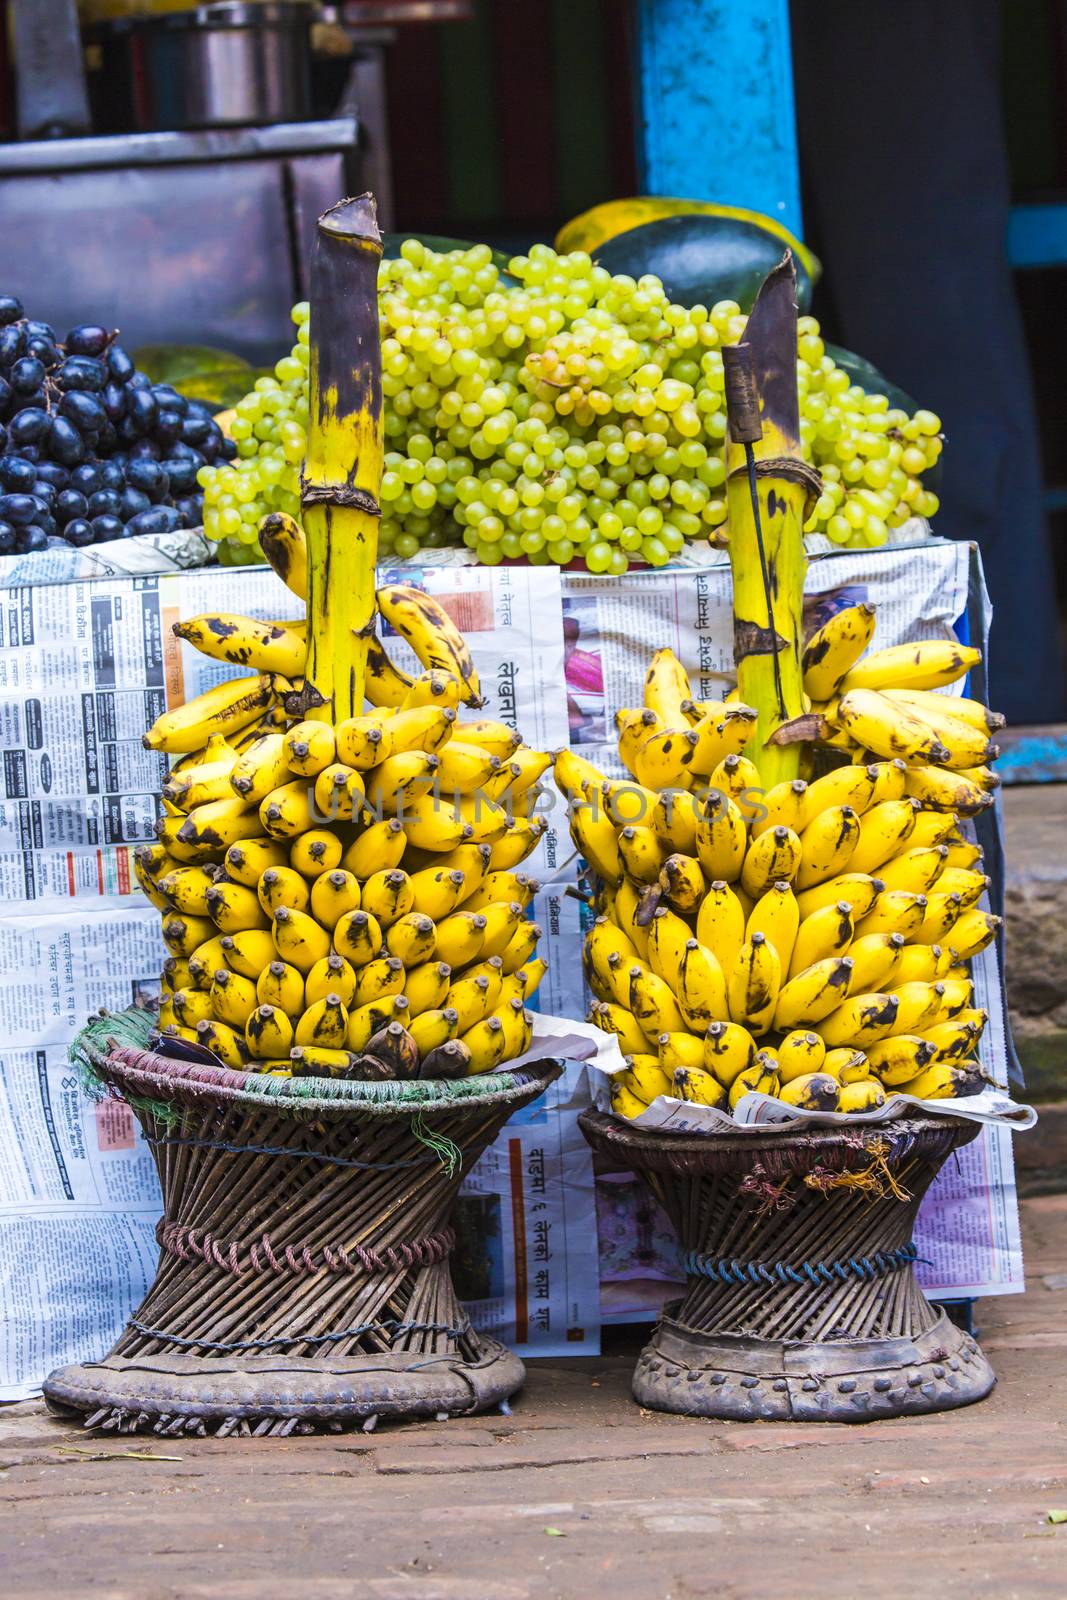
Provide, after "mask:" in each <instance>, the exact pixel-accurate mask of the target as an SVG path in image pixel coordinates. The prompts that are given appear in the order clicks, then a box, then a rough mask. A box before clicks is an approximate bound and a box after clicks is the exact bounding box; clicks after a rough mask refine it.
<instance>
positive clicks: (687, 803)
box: [635, 786, 698, 856]
mask: <svg viewBox="0 0 1067 1600" xmlns="http://www.w3.org/2000/svg"><path fill="white" fill-rule="evenodd" d="M635 787H636V790H637V792H638V793H640V794H644V792H645V791H644V790H643V789H640V787H639V786H635ZM643 820H644V821H647V822H651V824H652V827H653V828H654V829H655V830H656V832H657V833H658V835H659V837H660V839H661V840H662V841H663V843H664V844H665V845H666V846H667V848H668V849H669V850H671V851H675V850H680V851H681V852H682V854H683V855H687V856H691V855H695V854H696V847H697V821H698V805H697V800H696V797H695V796H694V795H692V794H690V793H689V792H688V791H687V790H685V789H668V790H667V792H666V793H665V794H659V795H657V796H656V800H655V804H654V805H653V807H652V813H651V815H650V816H648V817H645V818H644V819H643Z"/></svg>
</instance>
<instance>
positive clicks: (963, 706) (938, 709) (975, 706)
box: [886, 688, 1004, 734]
mask: <svg viewBox="0 0 1067 1600" xmlns="http://www.w3.org/2000/svg"><path fill="white" fill-rule="evenodd" d="M886 693H887V694H891V695H892V698H893V699H894V700H899V701H901V702H902V704H904V705H906V706H907V707H908V709H909V710H911V711H914V712H916V713H917V714H918V715H919V716H922V715H924V714H927V713H929V714H932V715H934V716H946V715H948V716H951V717H952V718H953V719H954V720H955V721H957V722H963V723H966V725H967V726H968V727H969V728H973V729H975V730H976V731H977V732H978V733H985V734H990V733H995V732H996V731H997V729H998V728H1002V727H1003V726H1004V718H1003V717H1002V716H1001V714H1000V712H999V711H990V709H989V707H988V706H984V705H983V704H982V702H981V701H980V700H968V699H967V698H966V697H965V696H964V695H957V694H934V693H933V692H932V691H931V690H929V689H897V688H894V689H892V690H886Z"/></svg>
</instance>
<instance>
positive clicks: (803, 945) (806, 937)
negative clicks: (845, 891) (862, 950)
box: [787, 900, 854, 978]
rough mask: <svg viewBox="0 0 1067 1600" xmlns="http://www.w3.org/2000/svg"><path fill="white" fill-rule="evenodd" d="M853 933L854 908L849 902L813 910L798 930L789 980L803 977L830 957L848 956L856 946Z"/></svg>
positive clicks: (837, 901) (840, 901)
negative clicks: (846, 954) (848, 951)
mask: <svg viewBox="0 0 1067 1600" xmlns="http://www.w3.org/2000/svg"><path fill="white" fill-rule="evenodd" d="M853 931H854V929H853V922H852V908H851V906H850V905H849V903H848V901H847V900H836V901H835V902H834V904H833V905H832V906H823V907H822V909H821V910H820V911H813V912H812V914H811V916H810V917H805V918H804V920H803V922H802V923H801V924H800V926H799V928H798V929H797V936H796V943H795V944H794V946H793V954H792V957H791V958H790V962H789V967H788V969H787V970H788V975H789V977H790V978H796V977H799V975H800V974H801V973H802V972H806V971H807V969H808V967H812V966H814V965H815V963H816V961H824V960H825V959H826V958H827V956H841V955H844V953H845V951H846V950H848V948H849V946H850V945H851V943H852V935H853Z"/></svg>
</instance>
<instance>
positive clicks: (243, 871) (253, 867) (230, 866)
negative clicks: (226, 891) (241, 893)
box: [222, 839, 289, 889]
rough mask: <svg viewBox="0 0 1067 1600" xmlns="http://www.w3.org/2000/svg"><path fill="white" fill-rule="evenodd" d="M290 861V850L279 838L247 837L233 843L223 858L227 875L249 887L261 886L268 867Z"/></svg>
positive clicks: (278, 865) (285, 863) (280, 865)
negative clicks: (260, 881) (261, 879)
mask: <svg viewBox="0 0 1067 1600" xmlns="http://www.w3.org/2000/svg"><path fill="white" fill-rule="evenodd" d="M288 861H289V852H288V850H287V849H286V847H285V845H284V844H283V843H281V842H280V841H279V840H277V839H245V840H243V841H242V842H241V843H240V844H231V846H230V848H229V849H228V850H227V852H226V854H225V855H224V856H223V858H222V864H223V866H224V867H225V869H226V874H227V876H228V877H230V878H232V879H233V880H234V882H235V883H243V884H244V885H245V887H246V888H247V889H256V888H258V887H259V880H260V878H261V877H262V876H263V874H264V872H266V870H267V868H268V867H284V866H286V865H287V864H288Z"/></svg>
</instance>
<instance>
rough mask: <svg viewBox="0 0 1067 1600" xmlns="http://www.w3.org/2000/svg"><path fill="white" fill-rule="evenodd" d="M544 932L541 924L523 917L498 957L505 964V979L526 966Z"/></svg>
mask: <svg viewBox="0 0 1067 1600" xmlns="http://www.w3.org/2000/svg"><path fill="white" fill-rule="evenodd" d="M543 931H544V930H543V928H542V927H541V925H540V923H538V922H528V921H527V920H526V918H525V917H523V919H522V920H521V922H520V923H519V926H518V927H517V928H516V929H515V932H514V933H513V934H512V936H511V938H510V939H509V940H508V942H507V944H506V945H505V946H504V948H503V950H502V951H501V952H500V955H499V956H498V957H496V959H497V960H499V961H501V962H502V963H503V973H504V976H505V977H507V976H508V975H509V974H510V973H512V972H518V970H519V968H520V967H524V966H525V965H526V963H527V961H529V959H530V957H531V956H532V955H533V953H534V951H535V950H536V949H537V944H538V940H539V939H540V937H541V934H542V933H543ZM491 959H492V958H491Z"/></svg>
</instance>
